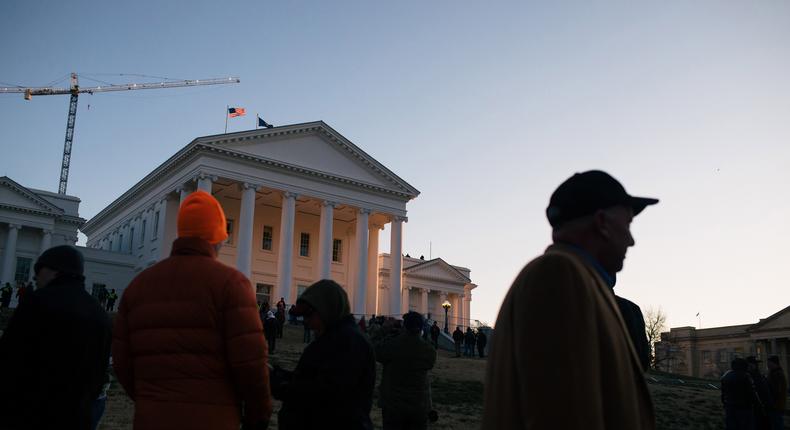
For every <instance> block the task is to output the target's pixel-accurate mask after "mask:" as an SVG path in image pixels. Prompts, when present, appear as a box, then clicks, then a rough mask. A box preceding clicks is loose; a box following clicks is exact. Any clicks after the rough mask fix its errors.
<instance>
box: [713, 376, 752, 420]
mask: <svg viewBox="0 0 790 430" xmlns="http://www.w3.org/2000/svg"><path fill="white" fill-rule="evenodd" d="M752 384H753V382H752V377H751V376H749V374H748V373H746V371H745V370H728V371H727V372H726V373H725V374H724V375H723V376H722V377H721V403H722V404H723V405H724V407H725V408H729V409H740V410H745V409H751V408H752V406H753V405H754V404H755V403H756V402H757V401H756V398H757V394H756V393H755V392H754V387H753V385H752Z"/></svg>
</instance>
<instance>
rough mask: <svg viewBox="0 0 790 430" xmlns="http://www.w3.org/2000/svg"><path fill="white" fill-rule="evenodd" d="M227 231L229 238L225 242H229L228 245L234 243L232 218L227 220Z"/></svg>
mask: <svg viewBox="0 0 790 430" xmlns="http://www.w3.org/2000/svg"><path fill="white" fill-rule="evenodd" d="M225 231H226V232H228V238H227V239H226V240H225V243H227V244H228V245H233V220H232V219H229V220H226V224H225Z"/></svg>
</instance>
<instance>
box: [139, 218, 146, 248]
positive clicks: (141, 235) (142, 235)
mask: <svg viewBox="0 0 790 430" xmlns="http://www.w3.org/2000/svg"><path fill="white" fill-rule="evenodd" d="M144 241H145V220H143V225H142V226H141V227H140V247H141V248H142V246H143V242H144Z"/></svg>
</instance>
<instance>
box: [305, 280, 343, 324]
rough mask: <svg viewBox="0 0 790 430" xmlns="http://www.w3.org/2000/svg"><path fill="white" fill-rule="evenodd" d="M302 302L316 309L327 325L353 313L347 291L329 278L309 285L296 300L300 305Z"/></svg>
mask: <svg viewBox="0 0 790 430" xmlns="http://www.w3.org/2000/svg"><path fill="white" fill-rule="evenodd" d="M300 302H304V303H306V304H308V305H310V306H311V307H312V308H313V309H315V311H316V312H318V315H320V316H321V321H323V323H324V324H325V325H326V326H327V327H329V326H331V325H334V324H335V323H337V322H338V321H340V320H341V319H343V318H345V317H347V316H349V315H351V307H350V306H349V304H348V295H347V294H346V291H345V290H344V289H343V287H341V286H340V285H338V283H337V282H335V281H332V280H329V279H322V280H320V281H318V282H316V283H315V284H313V285H311V286H309V287H308V288H307V289H306V290H305V291H304V292H303V293H302V295H301V296H300V297H299V300H297V301H296V304H297V305H298V304H300Z"/></svg>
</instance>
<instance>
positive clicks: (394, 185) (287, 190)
mask: <svg viewBox="0 0 790 430" xmlns="http://www.w3.org/2000/svg"><path fill="white" fill-rule="evenodd" d="M196 189H201V190H204V191H207V192H210V193H211V194H212V195H213V196H214V197H215V198H217V200H218V201H219V202H220V204H221V205H222V207H223V209H224V210H225V214H226V217H227V220H228V233H229V238H228V241H227V243H226V244H224V246H223V247H222V249H221V251H220V255H219V258H220V260H221V261H223V262H224V263H226V264H228V265H231V266H235V267H237V268H238V269H239V270H240V271H241V272H242V273H244V274H245V275H246V276H248V277H249V279H250V281H251V283H252V285H253V287H254V288H255V289H256V293H257V294H258V296H259V300H268V301H269V303H274V302H276V301H277V300H279V298H280V297H283V298H284V299H285V301H286V303H288V304H292V303H293V302H295V300H296V298H297V296H298V295H299V294H301V291H303V289H304V288H305V287H306V286H307V285H310V284H311V283H313V282H315V281H316V280H318V279H322V278H331V279H334V280H335V281H337V282H338V283H339V284H341V285H342V286H343V287H344V288H345V289H346V291H347V292H348V294H349V299H350V302H351V304H352V311H353V312H354V313H355V314H372V313H377V314H384V315H400V314H401V311H402V310H403V308H404V305H403V304H402V300H401V298H402V293H401V291H402V290H403V289H402V282H401V281H402V277H401V276H394V277H392V279H390V280H389V284H390V285H389V294H388V296H387V297H386V298H385V297H382V294H381V291H380V290H381V289H380V288H379V285H378V279H379V277H378V270H379V266H380V263H379V261H378V258H377V257H378V245H379V232H380V231H381V229H382V228H383V226H384V225H385V224H387V223H390V224H391V231H392V233H391V234H392V236H391V240H390V243H391V248H390V251H391V252H390V254H391V255H396V256H401V255H402V240H403V235H402V232H403V224H404V222H406V220H407V218H406V203H407V202H408V201H409V200H411V199H413V198H415V197H416V196H417V195H418V194H419V192H418V191H417V190H416V189H414V188H413V187H411V186H410V185H409V184H408V183H406V182H405V181H403V180H402V179H400V178H399V177H397V176H396V175H395V174H394V173H392V172H391V171H389V170H388V169H387V168H386V167H384V166H383V165H381V164H380V163H378V162H377V161H376V160H374V159H373V158H372V157H370V156H369V155H367V154H366V153H364V152H363V151H362V150H361V149H359V148H358V147H356V146H355V145H354V144H352V143H351V142H349V141H348V140H346V139H345V138H344V137H343V136H341V135H340V134H339V133H337V132H336V131H334V130H333V129H331V128H330V127H329V126H327V125H326V124H324V123H323V122H315V123H306V124H297V125H292V126H284V127H275V128H271V129H263V130H255V131H249V132H241V133H233V134H228V135H218V136H208V137H204V138H198V139H196V140H194V141H193V142H192V143H190V144H189V145H187V146H186V147H184V148H183V149H182V150H181V151H179V152H178V153H176V154H175V155H174V156H173V157H171V158H170V159H169V160H167V161H166V162H165V163H163V164H162V165H160V166H159V167H158V168H157V169H156V170H154V171H153V172H151V173H150V174H149V175H147V176H146V177H145V178H144V179H143V180H141V181H140V182H139V183H138V184H136V185H135V186H134V187H132V188H131V189H130V190H129V191H127V192H126V193H124V194H123V195H122V196H121V197H119V198H118V199H117V200H115V201H114V202H113V203H111V204H110V205H109V206H108V207H107V208H105V209H104V210H102V211H101V212H100V213H99V214H98V215H96V216H95V217H94V218H93V219H91V220H89V221H88V222H87V224H86V225H85V226H84V227H83V231H84V232H85V233H86V234H87V235H88V247H92V248H101V249H107V250H112V251H117V252H122V253H128V254H130V255H132V256H135V257H136V260H137V264H138V270H141V269H143V268H145V267H147V266H149V265H151V264H153V263H154V262H156V261H158V260H161V259H163V258H165V257H166V256H168V255H169V253H170V248H171V244H172V241H173V240H174V239H175V238H176V236H177V226H176V218H177V213H178V207H179V205H180V203H181V201H183V199H184V198H185V197H186V196H187V195H188V193H190V192H193V191H194V190H196ZM402 267H403V259H402V257H400V258H395V259H393V261H392V268H393V270H394V269H396V268H402ZM401 271H402V270H398V271H396V272H395V273H399V272H401ZM403 291H407V292H408V289H406V290H403ZM459 303H460V302H459ZM406 306H408V305H406ZM458 306H459V307H460V308H463V305H462V304H459V305H458ZM466 315H468V313H467V314H466Z"/></svg>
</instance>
